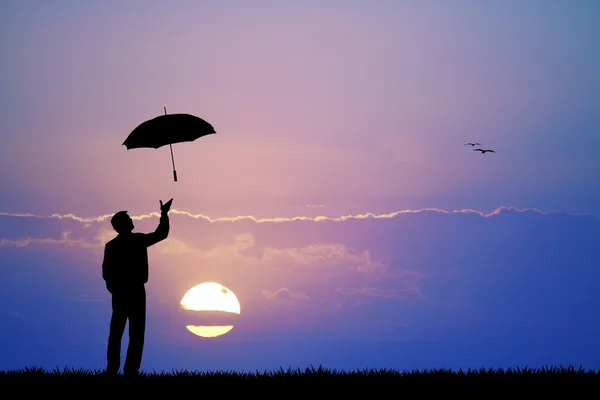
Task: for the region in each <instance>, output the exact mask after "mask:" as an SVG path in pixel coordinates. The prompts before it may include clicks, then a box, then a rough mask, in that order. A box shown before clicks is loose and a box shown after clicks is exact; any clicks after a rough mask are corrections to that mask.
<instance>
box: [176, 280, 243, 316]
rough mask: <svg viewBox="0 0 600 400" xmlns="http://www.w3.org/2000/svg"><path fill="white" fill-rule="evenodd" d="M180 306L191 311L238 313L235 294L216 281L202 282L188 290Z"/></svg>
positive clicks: (238, 303) (238, 308)
mask: <svg viewBox="0 0 600 400" xmlns="http://www.w3.org/2000/svg"><path fill="white" fill-rule="evenodd" d="M181 307H182V308H184V309H186V310H193V311H223V312H228V313H235V314H239V313H240V302H239V301H238V298H237V296H236V295H235V294H234V293H233V292H232V291H231V290H229V289H227V288H226V287H225V286H223V285H221V284H219V283H216V282H204V283H201V284H199V285H196V286H194V287H193V288H191V289H190V290H188V291H187V292H186V294H185V295H183V298H182V299H181Z"/></svg>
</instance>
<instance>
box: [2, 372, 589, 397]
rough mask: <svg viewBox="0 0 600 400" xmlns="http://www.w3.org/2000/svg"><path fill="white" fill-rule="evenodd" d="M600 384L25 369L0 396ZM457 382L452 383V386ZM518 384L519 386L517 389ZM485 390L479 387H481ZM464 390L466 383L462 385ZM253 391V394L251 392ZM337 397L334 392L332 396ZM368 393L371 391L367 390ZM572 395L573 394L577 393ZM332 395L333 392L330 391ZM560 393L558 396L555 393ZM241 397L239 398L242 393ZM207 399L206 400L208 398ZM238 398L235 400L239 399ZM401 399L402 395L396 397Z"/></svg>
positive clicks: (550, 378)
mask: <svg viewBox="0 0 600 400" xmlns="http://www.w3.org/2000/svg"><path fill="white" fill-rule="evenodd" d="M587 383H595V384H598V383H600V371H591V370H584V369H582V368H579V369H575V368H574V367H545V368H541V369H529V368H515V369H507V370H503V369H477V370H466V371H463V370H458V371H452V370H446V369H438V370H413V371H396V370H375V369H372V370H356V371H339V370H332V369H326V368H323V367H318V368H307V369H304V370H301V369H291V368H290V369H287V370H286V369H279V370H276V371H264V372H260V371H256V372H254V373H239V372H227V371H216V372H214V371H211V372H199V371H185V370H183V371H173V372H153V373H142V374H140V376H138V377H135V378H127V377H123V376H121V375H119V376H117V377H112V378H111V377H107V376H105V375H103V371H100V370H98V371H90V370H81V369H80V370H75V369H68V368H65V369H63V370H62V371H61V370H60V369H58V368H56V369H54V370H50V371H48V370H45V369H43V368H25V369H21V370H12V371H0V398H1V399H21V398H40V397H44V398H47V397H52V396H58V398H61V399H64V398H65V397H72V398H81V399H84V398H85V399H87V398H96V396H98V397H106V396H109V397H110V398H111V399H113V398H127V397H130V395H132V396H133V397H135V398H136V399H138V398H139V399H143V398H144V397H148V398H150V397H151V398H159V397H160V398H165V396H166V398H177V397H173V396H177V395H189V394H197V395H199V396H202V395H203V394H208V392H207V390H209V389H210V390H211V395H212V394H213V391H212V389H216V390H218V392H215V393H219V394H218V396H220V397H222V396H225V397H226V398H229V395H230V394H231V393H232V391H236V393H237V391H238V390H241V391H243V393H244V396H248V395H249V394H250V393H254V392H256V393H257V394H260V395H261V396H263V397H264V396H265V395H266V396H268V395H270V394H273V395H278V396H282V395H284V396H288V395H300V394H302V393H307V394H308V393H310V394H311V397H313V396H315V397H319V398H321V397H323V396H321V394H323V393H325V392H321V390H323V389H331V390H335V393H336V394H337V395H340V394H342V392H344V393H345V394H353V395H357V394H358V393H359V392H360V391H362V390H369V392H368V394H369V396H368V397H372V396H373V395H375V394H376V393H377V392H380V395H382V396H383V395H385V396H388V391H389V394H390V395H393V394H394V393H396V394H398V393H400V392H395V390H396V389H400V388H404V387H409V386H414V385H416V386H417V387H418V388H419V393H420V394H422V393H423V392H425V391H431V390H433V391H438V390H440V387H441V386H445V389H443V391H442V392H440V393H441V394H442V395H448V389H449V388H452V387H454V388H456V387H457V386H456V384H469V385H472V384H488V385H493V386H494V387H496V388H500V386H502V387H506V386H507V385H508V386H511V387H513V388H514V387H523V385H531V384H534V385H537V386H538V387H539V386H540V385H541V387H546V388H550V389H552V390H553V391H554V388H556V384H569V385H573V384H576V385H578V386H581V384H587ZM448 384H451V385H448ZM515 384H516V385H517V386H514V385H515ZM477 386H480V385H476V386H475V387H477ZM460 387H461V388H462V389H460V390H462V391H463V392H464V390H465V386H464V385H460ZM251 391H252V392H251ZM332 393H333V392H332ZM365 393H366V392H365ZM569 393H570V394H571V395H572V394H573V391H572V390H570V391H569ZM325 394H326V397H329V392H327V393H325ZM554 394H556V393H554ZM236 396H237V395H236ZM204 397H205V396H204ZM234 397H235V396H233V397H232V398H234ZM393 397H397V396H393Z"/></svg>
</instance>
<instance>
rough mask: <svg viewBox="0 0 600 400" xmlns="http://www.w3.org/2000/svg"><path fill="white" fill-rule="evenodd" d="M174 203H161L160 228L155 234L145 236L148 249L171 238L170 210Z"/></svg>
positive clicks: (158, 227)
mask: <svg viewBox="0 0 600 400" xmlns="http://www.w3.org/2000/svg"><path fill="white" fill-rule="evenodd" d="M172 202H173V199H171V200H169V201H168V202H167V203H165V204H164V205H163V203H162V201H161V202H160V222H159V223H158V226H157V227H156V230H155V231H154V232H151V233H145V234H144V242H145V244H146V247H150V246H152V245H153V244H156V243H158V242H160V241H161V240H165V239H166V238H167V236H169V230H170V224H169V210H170V209H171V203H172Z"/></svg>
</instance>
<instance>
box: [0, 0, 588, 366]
mask: <svg viewBox="0 0 600 400" xmlns="http://www.w3.org/2000/svg"><path fill="white" fill-rule="evenodd" d="M598 37H600V2H598V1H594V0H589V1H587V0H577V1H572V2H569V1H558V0H556V1H552V0H550V1H549V0H544V1H542V0H539V1H538V0H525V1H524V0H514V1H511V0H505V1H491V0H490V1H475V0H472V1H468V0H462V1H460V0H454V1H433V0H430V1H416V0H415V1H408V0H406V1H403V0H374V1H366V0H364V1H354V0H322V1H313V0H306V1H304V0H303V1H275V0H273V1H261V0H253V1H244V0H238V1H228V0H218V1H217V0H214V1H197V2H192V1H171V2H165V1H160V2H159V1H141V0H138V1H128V2H120V1H102V2H100V1H96V2H91V1H75V0H72V1H65V0H60V1H53V2H47V1H29V0H19V1H4V2H2V5H1V6H0V50H1V51H0V274H1V276H0V326H2V329H1V330H0V354H3V356H2V357H0V369H12V368H23V367H25V366H33V365H38V366H45V367H47V368H54V367H55V366H57V365H58V366H59V367H63V366H72V367H75V368H79V367H82V368H94V369H100V368H104V367H105V352H106V339H107V336H108V326H109V319H110V311H111V310H110V295H109V293H108V292H107V290H106V288H105V286H104V282H103V281H102V277H101V263H102V253H103V248H104V244H105V243H106V242H107V241H108V240H110V239H111V238H112V237H114V236H115V234H116V233H115V232H114V230H112V227H111V225H110V223H109V220H110V217H111V216H112V215H113V214H114V213H115V212H116V211H119V210H128V211H129V214H130V215H131V216H132V217H134V223H135V225H136V231H139V232H150V231H152V230H153V229H154V228H155V227H156V225H157V224H158V214H156V213H157V212H158V211H159V200H163V201H166V200H168V199H170V198H174V200H173V207H172V210H171V213H170V219H171V232H170V235H169V237H168V238H167V239H166V240H165V241H163V242H160V243H159V244H157V245H155V246H153V247H151V248H150V249H149V258H150V280H149V282H148V284H147V285H146V290H147V292H148V319H147V331H146V332H147V333H146V347H145V351H144V360H143V363H142V368H144V369H147V370H152V369H155V370H163V369H164V370H170V369H183V368H188V369H229V370H230V369H247V370H256V369H265V368H269V369H270V368H279V367H280V366H283V367H284V368H287V367H288V366H291V367H305V366H308V365H311V364H312V365H319V364H323V365H324V366H326V367H333V368H343V369H353V368H370V367H373V368H378V367H388V368H400V369H402V368H408V369H412V368H436V367H445V368H458V367H463V368H464V367H467V368H468V367H481V366H484V367H497V366H502V367H508V366H516V365H520V366H524V365H529V366H538V365H539V366H541V365H546V364H556V365H558V364H563V365H566V364H573V365H576V366H579V365H583V366H585V367H590V368H600V360H598V358H597V357H594V354H598V351H600V343H598V340H597V338H598V337H599V334H600V317H599V316H600V313H599V312H598V310H599V309H600V270H599V269H598V267H600V245H599V244H600V157H599V156H598V151H599V149H600V73H599V72H598V71H600V42H599V41H598V39H597V38H598ZM163 107H166V108H167V111H168V112H169V113H189V114H193V115H197V116H199V117H201V118H203V119H205V120H207V121H208V122H210V123H211V124H212V125H213V126H214V128H215V130H216V132H217V133H216V134H215V135H209V136H206V137H203V138H200V139H198V140H197V141H195V142H192V143H180V144H175V145H173V153H174V158H175V165H176V168H177V173H178V181H177V182H174V181H173V177H172V166H171V157H170V152H169V149H168V147H163V148H160V149H156V150H155V149H133V150H126V148H125V146H122V143H123V141H124V140H125V138H126V137H127V135H128V134H129V133H130V132H131V131H132V130H133V129H134V128H135V127H136V126H138V125H139V124H140V123H142V122H143V121H145V120H148V119H151V118H154V117H156V116H158V115H161V114H163ZM466 142H479V143H481V144H482V147H483V148H490V149H494V150H495V151H496V153H487V154H484V155H482V154H479V153H478V152H475V151H473V149H472V148H471V147H469V146H464V143H466ZM153 213H154V214H153ZM206 281H214V282H218V283H220V284H222V285H224V286H226V287H227V288H228V289H229V290H231V291H232V292H233V293H235V295H236V296H237V297H238V299H239V301H240V303H241V314H240V315H239V317H238V318H236V319H235V322H234V328H233V329H232V330H231V331H230V332H228V333H227V334H225V335H223V336H220V337H217V338H200V337H198V336H195V335H193V334H192V333H190V332H189V331H188V330H186V328H185V326H186V325H187V324H189V323H190V322H189V319H190V318H191V317H190V315H189V313H188V314H186V313H182V311H181V309H180V306H179V302H180V300H181V298H182V297H183V295H184V294H185V292H186V291H187V290H188V289H190V288H192V287H193V286H195V285H197V284H199V283H202V282H206ZM198 318H200V317H198ZM126 345H127V333H126V334H125V335H124V342H123V348H126ZM4 355H6V356H4ZM123 356H124V353H123Z"/></svg>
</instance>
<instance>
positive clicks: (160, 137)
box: [123, 114, 216, 150]
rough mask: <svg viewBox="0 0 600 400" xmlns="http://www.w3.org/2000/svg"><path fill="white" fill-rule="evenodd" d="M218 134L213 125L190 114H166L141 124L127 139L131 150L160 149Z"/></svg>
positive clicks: (128, 147) (124, 143)
mask: <svg viewBox="0 0 600 400" xmlns="http://www.w3.org/2000/svg"><path fill="white" fill-rule="evenodd" d="M213 133H216V132H215V129H214V128H213V126H212V125H211V124H209V123H208V122H206V121H205V120H203V119H202V118H199V117H196V116H194V115H190V114H166V115H160V116H158V117H156V118H153V119H151V120H148V121H145V122H143V123H141V124H140V125H139V126H138V127H137V128H135V129H134V130H133V131H132V132H131V133H130V134H129V136H128V137H127V139H125V141H124V142H123V145H124V146H125V147H127V150H129V149H136V148H142V147H147V148H153V149H158V148H159V147H162V146H164V145H167V144H173V143H181V142H192V141H194V140H196V139H198V138H200V137H202V136H206V135H210V134H213Z"/></svg>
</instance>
